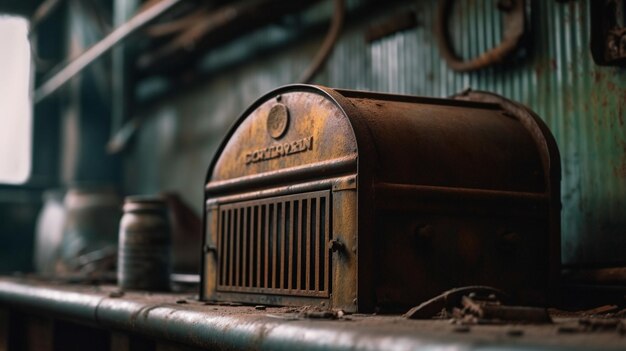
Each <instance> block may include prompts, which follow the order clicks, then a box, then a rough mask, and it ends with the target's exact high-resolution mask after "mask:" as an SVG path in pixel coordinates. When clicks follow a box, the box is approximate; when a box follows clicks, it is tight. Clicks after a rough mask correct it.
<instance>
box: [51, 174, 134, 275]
mask: <svg viewBox="0 0 626 351" xmlns="http://www.w3.org/2000/svg"><path fill="white" fill-rule="evenodd" d="M63 203H64V207H65V218H64V229H63V239H62V241H61V247H60V248H59V254H58V260H57V262H56V264H55V265H54V270H55V272H56V274H57V275H61V276H64V275H74V274H79V275H85V276H91V277H94V278H95V277H100V278H104V277H106V276H109V275H110V274H115V263H116V262H115V261H116V258H115V252H116V251H117V231H118V225H119V222H120V217H121V215H122V213H121V211H120V203H121V199H120V197H119V196H118V194H117V192H116V191H115V189H114V188H112V187H110V186H107V185H97V184H77V185H74V186H72V187H71V188H70V189H68V191H67V193H66V194H65V197H64V199H63Z"/></svg>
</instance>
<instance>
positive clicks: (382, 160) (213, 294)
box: [202, 85, 560, 312]
mask: <svg viewBox="0 0 626 351" xmlns="http://www.w3.org/2000/svg"><path fill="white" fill-rule="evenodd" d="M277 111H279V112H277ZM277 113H278V115H277ZM353 157H356V160H357V162H356V163H348V165H350V164H351V165H352V167H353V168H352V169H349V168H346V169H341V168H331V167H320V166H319V164H320V163H322V164H325V163H336V162H339V161H337V160H350V159H352V158H353ZM338 170H343V172H348V177H353V179H354V181H353V182H352V183H350V182H345V181H343V180H342V179H341V177H345V176H346V175H345V173H333V172H332V171H335V172H337V171H338ZM559 175H560V161H559V156H558V150H557V149H556V144H555V142H554V140H553V138H552V136H551V135H550V132H549V131H548V130H547V127H545V125H544V124H543V123H542V122H541V121H540V120H539V119H538V117H536V116H534V115H533V114H532V113H531V112H530V111H529V110H527V109H526V108H524V107H523V106H521V105H518V104H515V103H513V102H511V101H508V100H506V99H503V98H501V97H498V96H497V95H495V94H488V93H481V92H465V93H463V94H461V95H459V96H457V97H456V98H455V99H433V98H422V97H414V96H406V95H391V94H379V93H370V92H359V91H350V90H333V89H330V88H325V87H319V86H308V85H294V86H286V87H283V88H279V89H277V90H275V91H272V92H270V93H268V94H266V95H265V96H263V97H261V98H260V99H259V100H258V101H257V102H256V103H255V104H253V105H252V106H251V107H250V108H249V109H248V110H247V111H246V112H245V113H244V114H243V115H242V116H241V117H240V119H239V120H238V121H237V122H236V123H235V125H234V127H233V129H232V130H231V131H230V132H229V133H228V134H227V136H226V138H225V139H224V141H223V143H222V146H221V148H220V151H219V153H218V154H217V155H216V156H215V158H214V159H213V161H212V163H211V165H210V167H209V170H208V172H207V186H206V187H205V189H206V193H207V197H206V205H207V215H209V216H210V218H211V220H213V221H216V222H217V224H215V223H214V224H209V225H207V229H208V230H211V228H216V227H217V228H219V229H218V230H219V232H218V234H217V235H216V234H214V233H211V232H210V231H209V232H207V233H206V236H205V237H206V239H207V240H210V241H208V242H206V243H205V245H207V246H210V247H215V248H216V249H215V250H209V251H208V252H207V253H206V256H205V260H206V261H211V262H215V263H211V265H210V268H211V269H210V270H207V271H204V272H203V280H204V282H205V283H204V284H205V285H204V286H203V289H202V298H203V299H206V300H212V299H215V300H220V301H223V300H228V301H232V300H235V301H239V302H256V303H271V304H277V305H291V304H297V305H303V304H310V303H311V301H314V298H318V299H319V300H318V301H317V302H314V304H315V305H317V306H329V307H332V308H343V309H345V310H347V311H353V312H355V311H359V312H364V311H374V310H377V309H380V310H386V311H389V310H403V309H406V308H409V307H411V306H413V305H415V304H418V303H419V302H421V301H423V300H425V299H427V298H428V297H429V296H433V295H435V294H437V293H439V292H441V291H443V290H447V289H450V288H452V287H455V286H463V285H472V284H483V285H493V286H496V287H499V288H501V289H504V290H506V291H509V292H511V293H512V294H514V295H515V297H516V298H519V299H521V300H523V301H526V302H531V303H543V302H545V299H546V296H547V291H548V285H549V282H550V281H553V280H554V278H556V277H557V274H558V266H559V242H558V234H559V214H560V212H559V211H560V204H559V200H558V199H559V187H558V186H559ZM337 177H340V178H339V179H337ZM344 179H345V178H344ZM306 182H315V183H314V184H316V185H317V186H320V188H319V189H316V190H317V191H316V192H301V191H298V190H299V189H302V188H303V187H304V186H305V184H307V183H306ZM234 184H236V186H234ZM331 184H332V188H331V187H330V185H331ZM298 186H299V187H298ZM272 190H273V191H274V192H276V193H278V192H281V191H286V194H285V195H282V196H272V197H263V196H259V195H261V191H266V192H269V191H272ZM331 190H332V192H329V191H331ZM255 195H257V196H256V197H255ZM237 198H240V199H241V198H246V200H240V201H234V200H235V199H237ZM331 198H332V206H330V205H331ZM227 199H230V200H227ZM318 202H319V203H320V205H321V203H323V206H324V211H323V212H322V214H323V215H324V219H323V220H321V219H320V218H318V217H317V213H318V212H319V211H318V208H319V207H320V206H318V205H317V204H318ZM215 207H217V208H218V215H217V216H215ZM313 208H315V209H313ZM503 209H504V212H503ZM294 210H295V215H291V214H289V216H287V217H286V215H285V213H291V211H294ZM475 211H482V212H481V213H482V214H480V215H478V216H477V215H476V213H475ZM254 213H257V216H256V217H255V216H254ZM259 222H260V224H258V223H259ZM255 223H256V224H257V225H256V227H257V228H256V230H254V231H253V230H252V229H251V228H254V224H255ZM320 226H323V227H325V228H329V229H324V231H323V233H324V235H323V238H321V237H322V236H321V235H319V234H320V231H318V230H316V229H315V228H316V227H320ZM425 226H427V227H429V228H431V229H430V231H431V232H432V235H431V237H430V238H428V239H425V240H421V241H420V239H419V238H416V236H418V235H417V234H416V233H417V232H416V229H417V228H421V227H425ZM330 228H332V229H330ZM214 238H216V239H217V240H216V241H213V240H215V239H214ZM312 238H313V239H312ZM414 239H415V240H414ZM255 242H256V243H255ZM286 243H287V244H286ZM318 246H319V247H321V248H322V249H319V248H318ZM248 248H251V250H250V252H253V253H252V254H250V253H249V251H248ZM254 248H256V250H254ZM328 249H331V250H332V256H331V259H330V260H328V256H327V254H324V259H322V260H320V258H319V257H320V255H321V253H322V252H321V251H322V250H323V251H324V252H327V251H328ZM255 253H257V254H255ZM287 257H288V258H289V260H286V258H287ZM315 257H317V260H315ZM529 257H534V259H532V260H529V259H528V258H529ZM248 260H254V261H255V262H248ZM294 260H295V261H294ZM320 261H321V262H322V263H323V268H324V272H323V274H322V272H321V269H322V267H320V265H319V262H320ZM285 262H287V264H285ZM255 263H256V265H255ZM315 263H317V265H316V266H317V269H313V268H312V267H313V266H315ZM259 266H261V267H260V272H261V273H262V275H263V277H257V279H256V280H259V278H260V282H259V284H258V286H255V283H250V277H251V276H252V278H254V276H253V272H254V271H255V270H254V268H255V267H256V268H257V269H258V268H259ZM285 266H287V267H290V268H291V271H289V272H285ZM248 267H250V268H248ZM328 268H330V272H331V273H330V274H331V276H332V279H331V281H332V284H331V285H330V286H329V284H328V283H329V280H328V272H327V269H328ZM314 275H318V276H319V275H322V276H324V277H326V278H325V279H324V281H322V283H320V281H315V280H313V279H312V277H313V276H314ZM289 279H291V283H290V285H289V286H288V287H285V284H286V283H287V282H288V281H289ZM210 280H217V284H215V283H213V282H211V283H208V281H210ZM316 284H318V285H319V284H324V286H325V289H323V290H320V289H313V288H312V286H314V285H316ZM215 285H217V286H216V288H214V290H209V289H208V287H209V286H211V287H213V286H215ZM254 294H256V295H254ZM268 295H271V296H268ZM301 296H305V297H308V299H306V300H304V299H302V300H300V301H298V299H300V297H301Z"/></svg>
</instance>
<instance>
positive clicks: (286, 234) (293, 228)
mask: <svg viewBox="0 0 626 351" xmlns="http://www.w3.org/2000/svg"><path fill="white" fill-rule="evenodd" d="M329 201H330V192H329V191H318V192H311V193H304V194H297V195H288V196H280V197H273V198H269V199H262V200H253V201H245V202H238V203H233V204H226V205H221V206H220V210H219V229H218V230H219V231H218V233H219V239H218V240H219V241H218V258H219V259H218V277H217V289H218V290H220V291H234V292H250V293H267V294H280V295H297V296H313V297H328V296H329V290H330V289H329V288H330V287H329V268H330V267H329V265H330V263H329V254H328V249H327V243H328V241H329V240H330V212H329V206H330V203H329Z"/></svg>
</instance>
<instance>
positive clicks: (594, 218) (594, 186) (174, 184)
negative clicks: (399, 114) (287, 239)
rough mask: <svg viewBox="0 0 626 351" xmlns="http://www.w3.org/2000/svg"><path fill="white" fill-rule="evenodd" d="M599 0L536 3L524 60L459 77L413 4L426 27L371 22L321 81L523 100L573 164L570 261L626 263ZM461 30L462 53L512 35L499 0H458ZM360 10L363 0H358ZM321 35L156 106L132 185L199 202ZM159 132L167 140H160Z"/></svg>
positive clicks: (348, 41)
mask: <svg viewBox="0 0 626 351" xmlns="http://www.w3.org/2000/svg"><path fill="white" fill-rule="evenodd" d="M588 1H593V0H587V1H583V0H578V1H567V2H557V1H553V0H536V1H531V4H530V5H529V6H530V8H529V13H530V18H531V20H530V25H531V30H532V35H531V38H532V40H531V41H530V44H531V47H530V48H529V49H528V52H527V55H526V57H525V58H523V59H521V60H519V61H518V62H517V63H515V64H513V65H509V66H508V67H496V68H490V69H487V70H484V71H480V72H474V73H455V72H453V71H451V70H449V69H448V68H447V67H446V65H445V63H444V62H443V61H442V60H441V59H440V57H439V52H438V49H437V47H436V42H435V40H434V38H433V36H432V27H433V23H432V21H433V18H434V13H435V7H436V2H435V1H416V2H411V3H409V4H407V5H406V6H407V7H412V8H414V9H416V10H417V13H418V16H419V23H420V24H419V26H418V27H416V28H414V29H411V30H408V31H405V32H401V33H397V34H394V35H392V36H390V37H387V38H384V39H382V40H380V41H377V42H374V43H371V44H368V43H366V42H365V40H364V32H365V30H366V29H367V27H368V26H369V25H370V24H371V23H376V21H377V20H381V19H384V18H385V17H386V16H387V15H390V14H393V13H395V11H397V10H398V9H389V10H388V11H380V13H381V14H380V15H376V16H374V17H372V18H371V21H369V24H368V23H367V22H368V21H363V20H361V21H360V22H359V23H357V24H353V25H352V26H350V27H349V28H347V29H346V31H345V33H344V34H343V35H342V38H341V40H340V43H339V45H338V46H337V48H336V50H335V51H334V53H333V55H332V57H331V58H330V61H329V62H328V65H327V67H326V69H325V70H324V72H322V74H320V76H319V77H318V79H317V83H320V84H324V85H328V86H332V87H340V88H349V89H362V90H373V91H381V92H391V93H402V94H415V95H426V96H448V95H451V94H454V93H456V92H459V91H461V90H463V89H465V88H468V87H471V88H473V89H481V90H488V91H493V92H497V93H499V94H502V95H504V96H506V97H509V98H511V99H514V100H517V101H521V102H523V103H525V104H527V105H528V106H530V107H531V108H532V109H533V110H535V111H536V112H537V113H538V114H539V115H540V116H542V117H543V118H544V119H545V121H546V122H547V123H548V125H549V126H550V128H551V129H552V131H553V133H554V135H555V137H556V139H557V142H558V145H559V148H560V151H561V156H562V162H563V165H562V166H563V183H562V202H563V216H562V219H563V260H564V262H565V263H567V264H570V265H576V264H584V265H590V264H593V265H603V266H610V265H624V264H626V257H625V256H624V254H623V253H624V249H626V127H625V126H624V119H626V70H625V69H618V68H601V67H599V66H596V65H595V64H594V63H593V61H592V59H591V55H590V51H589V25H590V24H589V23H590V21H589V11H588ZM457 2H458V6H456V7H455V10H454V13H453V14H452V16H451V26H450V30H451V36H452V39H453V41H454V43H455V46H456V49H457V50H458V51H459V52H460V53H462V55H463V57H472V56H476V55H477V54H479V53H480V52H483V51H485V50H486V49H487V48H490V47H492V46H494V45H495V44H496V43H497V42H499V40H500V38H501V27H502V24H501V16H500V13H499V11H498V10H496V8H495V5H494V3H495V1H494V0H473V1H472V0H458V1H457ZM351 4H352V5H353V7H354V6H356V5H358V2H356V1H353V2H352V3H351ZM317 45H318V41H317V40H316V41H314V42H306V43H303V44H302V45H298V46H296V47H292V48H290V49H288V50H283V51H280V52H277V53H276V54H273V55H270V56H264V57H263V58H254V57H251V58H250V60H249V62H247V63H246V64H244V65H241V66H238V67H234V68H230V69H228V70H227V71H224V72H222V73H220V74H217V75H214V76H213V78H211V79H210V80H208V81H207V82H206V83H204V84H202V85H201V86H199V87H195V88H193V89H190V90H189V91H186V92H184V93H183V94H180V95H178V97H172V98H171V99H165V100H164V101H162V102H160V103H159V104H157V105H155V106H153V107H152V109H151V110H150V111H149V112H148V114H152V115H154V116H153V117H155V118H152V119H151V120H150V121H151V122H150V123H148V124H147V126H146V128H144V129H143V130H142V133H141V135H140V137H139V142H138V144H137V145H135V150H134V152H133V154H132V155H131V156H130V157H129V158H128V166H127V167H126V168H127V177H126V179H127V187H128V190H129V191H130V192H143V193H146V192H155V191H159V190H163V189H172V190H177V191H180V192H181V193H182V194H183V195H184V196H185V197H186V198H187V199H188V200H190V201H191V202H193V204H194V205H195V206H197V208H200V207H201V203H202V182H203V180H204V175H205V174H204V173H205V171H206V167H207V166H208V164H209V162H210V159H211V157H212V154H213V152H214V150H215V148H216V147H217V144H218V143H219V140H220V139H221V136H222V135H223V133H225V131H226V130H227V128H228V126H229V125H230V123H232V121H233V120H234V119H235V118H236V117H237V116H238V115H239V114H240V113H241V112H242V111H243V110H244V108H245V107H246V106H248V105H249V104H251V103H252V102H253V101H254V100H255V99H256V98H257V97H258V96H260V95H261V94H263V93H264V92H266V91H268V90H270V89H272V88H275V87H276V86H280V85H283V84H287V83H291V82H292V81H293V80H294V79H296V78H297V77H298V75H299V73H300V72H301V71H302V70H303V69H304V67H306V65H307V63H308V61H309V59H310V58H311V57H312V54H313V53H314V52H315V50H316V48H317ZM157 140H158V141H157Z"/></svg>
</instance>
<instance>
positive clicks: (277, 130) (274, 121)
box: [267, 104, 289, 139]
mask: <svg viewBox="0 0 626 351" xmlns="http://www.w3.org/2000/svg"><path fill="white" fill-rule="evenodd" d="M288 126H289V110H287V106H285V105H283V104H276V105H274V106H272V108H271V109H270V113H269V114H268V115H267V132H268V133H269V134H270V135H271V136H272V138H274V139H279V138H280V137H282V136H283V135H284V134H285V132H286V131H287V127H288Z"/></svg>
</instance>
